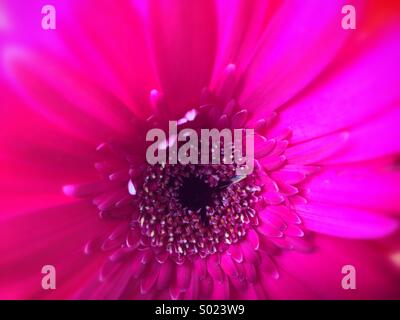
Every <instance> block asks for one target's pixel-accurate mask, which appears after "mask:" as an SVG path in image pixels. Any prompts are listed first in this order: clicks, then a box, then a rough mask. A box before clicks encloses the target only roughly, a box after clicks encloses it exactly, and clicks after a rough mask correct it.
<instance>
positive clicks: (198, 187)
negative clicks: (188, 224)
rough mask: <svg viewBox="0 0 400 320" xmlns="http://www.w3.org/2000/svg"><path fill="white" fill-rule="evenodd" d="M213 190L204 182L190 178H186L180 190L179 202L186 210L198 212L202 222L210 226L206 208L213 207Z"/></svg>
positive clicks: (193, 177)
mask: <svg viewBox="0 0 400 320" xmlns="http://www.w3.org/2000/svg"><path fill="white" fill-rule="evenodd" d="M212 193H213V189H212V188H211V187H210V185H208V184H207V183H205V182H204V181H203V180H201V179H199V178H197V177H195V176H190V177H188V178H184V179H183V182H182V186H181V187H180V189H179V201H180V202H181V204H182V205H183V207H184V208H185V209H189V210H192V211H196V212H198V214H199V215H200V219H201V222H202V223H203V224H204V225H207V224H208V219H207V215H206V206H209V205H211V200H212Z"/></svg>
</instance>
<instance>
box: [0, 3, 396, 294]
mask: <svg viewBox="0 0 400 320" xmlns="http://www.w3.org/2000/svg"><path fill="white" fill-rule="evenodd" d="M353 2H354V3H353V5H354V6H355V7H356V9H357V29H356V30H343V29H342V26H341V18H342V16H343V15H342V13H341V8H342V7H343V6H344V5H345V4H346V3H345V2H344V1H340V0H338V1H331V2H329V3H322V2H320V1H308V2H305V1H247V0H246V1H244V0H236V1H232V2H229V3H228V2H227V1H217V0H215V1H191V2H188V1H183V0H182V1H168V2H166V1H149V2H147V1H139V0H138V1H128V0H126V1H125V0H123V1H122V0H121V1H118V2H115V1H102V2H98V1H84V2H83V3H82V1H73V0H70V1H65V2H63V4H56V6H55V7H56V9H57V29H56V30H46V31H44V30H41V29H40V21H38V18H37V15H38V13H39V12H40V8H41V3H40V1H38V2H36V1H32V3H30V4H29V5H26V6H25V7H24V12H20V10H19V9H21V8H19V7H16V6H17V5H15V4H13V3H12V1H5V2H4V3H2V4H1V5H0V9H1V12H2V15H1V16H0V19H1V20H0V32H1V34H3V35H4V37H3V40H1V41H0V52H1V57H2V66H1V70H2V72H1V78H0V80H1V82H0V86H1V87H0V88H1V89H2V93H1V94H2V106H1V116H2V117H1V118H2V131H1V136H0V150H1V157H0V161H1V167H0V168H1V171H0V172H1V176H2V179H1V182H0V188H1V203H0V208H1V216H0V237H1V241H0V257H1V263H0V274H1V276H0V287H1V288H3V289H4V290H1V291H0V296H1V297H3V298H44V299H48V298H80V299H266V298H272V299H291V298H302V299H303V298H330V299H331V298H399V297H400V292H399V288H398V286H397V285H396V284H397V283H398V280H399V265H398V254H399V250H400V248H399V241H398V217H397V216H396V215H398V212H399V206H400V203H399V200H398V197H399V188H400V187H399V183H398V181H399V178H400V173H399V171H398V153H399V150H400V144H399V141H398V139H396V137H397V135H398V134H399V126H398V124H397V122H398V120H399V119H400V111H399V108H398V103H399V100H398V98H399V97H398V95H399V91H398V88H399V85H400V72H399V71H400V70H399V67H400V62H399V61H400V56H399V52H400V41H399V40H400V26H399V24H398V21H399V20H398V14H399V8H398V6H396V5H392V4H390V3H389V2H385V3H384V4H383V3H382V2H378V1H353ZM3 16H4V17H3ZM21 30H22V31H21ZM27 30H28V31H29V33H28V31H27ZM169 121H177V122H178V125H179V128H193V129H195V130H201V129H212V128H216V129H219V130H222V129H225V128H227V129H238V128H239V129H240V128H243V129H253V130H254V143H255V145H254V150H255V153H254V156H255V161H254V164H255V165H254V170H253V171H252V172H251V173H250V174H248V175H238V174H237V173H236V171H235V169H236V167H235V164H224V163H221V164H218V165H216V164H208V165H203V164H181V163H178V164H169V163H165V164H164V163H163V164H156V165H152V164H149V163H148V161H147V160H146V150H147V147H148V142H146V134H147V133H148V132H149V130H151V129H154V128H161V129H165V130H166V131H167V128H168V124H169ZM175 138H176V137H175ZM174 143H175V140H174V139H172V140H171V139H168V141H165V143H164V146H163V147H164V148H165V149H169V148H171V146H172V145H173V144H174ZM221 152H222V155H224V153H223V151H221ZM396 257H397V258H396ZM44 265H53V266H54V267H55V268H56V270H57V288H56V289H55V290H43V288H42V287H41V277H42V276H43V274H41V269H42V266H44ZM346 265H352V266H354V268H355V270H357V289H356V290H344V289H343V288H342V286H341V280H342V278H343V276H344V275H343V274H342V267H344V266H346Z"/></svg>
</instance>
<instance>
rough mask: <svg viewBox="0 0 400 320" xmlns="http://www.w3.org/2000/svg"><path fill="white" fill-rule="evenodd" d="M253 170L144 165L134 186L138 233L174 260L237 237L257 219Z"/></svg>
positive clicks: (221, 247) (203, 252) (217, 248)
mask: <svg viewBox="0 0 400 320" xmlns="http://www.w3.org/2000/svg"><path fill="white" fill-rule="evenodd" d="M259 191H260V187H259V186H258V185H257V183H256V178H255V174H252V175H250V176H247V177H245V178H243V177H242V178H238V177H237V176H236V173H235V167H234V165H180V164H177V165H164V166H161V165H154V166H151V165H149V166H148V167H147V172H146V175H145V179H144V183H143V186H142V188H141V190H139V193H138V196H139V208H140V218H139V224H140V227H141V232H142V235H143V236H145V237H147V238H148V239H149V242H150V245H151V246H152V247H154V248H155V249H156V250H157V251H159V250H166V251H167V252H169V253H170V254H171V255H172V256H173V257H175V258H176V259H177V260H178V261H182V260H183V259H185V258H187V257H188V258H190V257H193V256H196V255H200V256H201V257H205V256H207V255H210V254H213V253H215V252H217V251H220V252H221V251H224V250H226V248H227V246H228V245H230V244H232V243H236V242H238V241H240V240H241V239H242V238H243V237H244V236H245V235H246V231H247V230H248V228H249V227H250V226H251V225H253V224H257V217H256V211H255V205H256V203H257V202H258V199H259Z"/></svg>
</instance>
